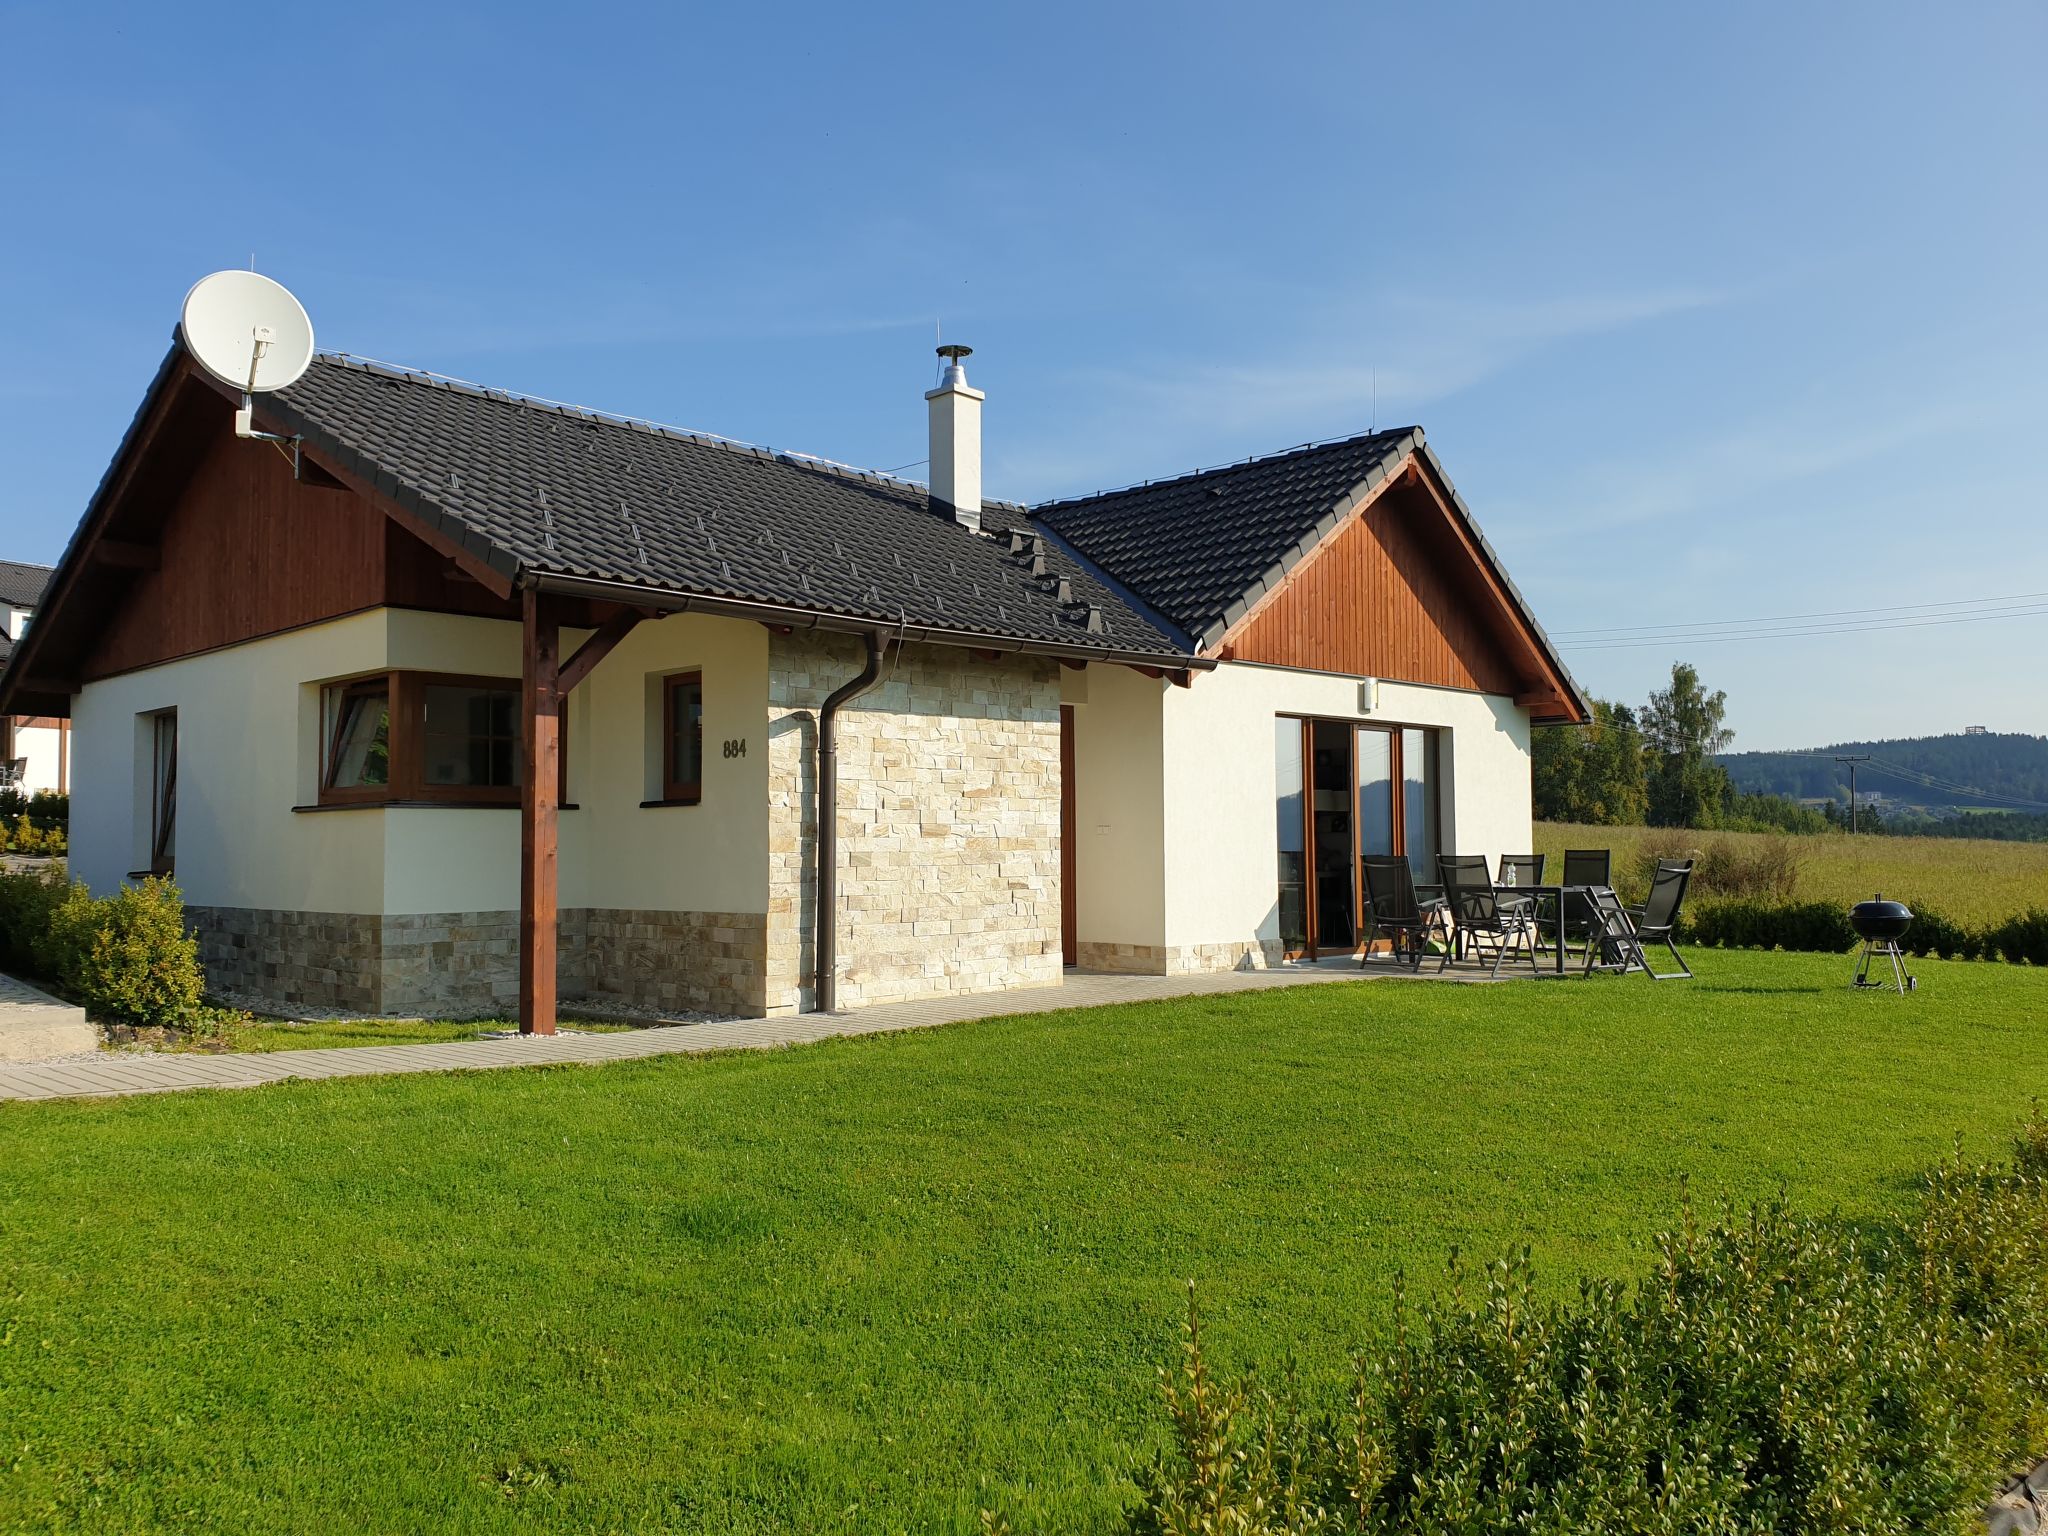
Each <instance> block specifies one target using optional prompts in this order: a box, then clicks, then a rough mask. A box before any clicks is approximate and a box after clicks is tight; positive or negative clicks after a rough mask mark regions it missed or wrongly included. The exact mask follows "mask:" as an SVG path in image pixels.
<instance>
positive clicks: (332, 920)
mask: <svg viewBox="0 0 2048 1536" xmlns="http://www.w3.org/2000/svg"><path fill="white" fill-rule="evenodd" d="M230 398H231V397H228V396H225V395H224V394H223V392H222V391H221V390H220V389H219V387H218V386H216V385H214V384H212V383H210V382H209V381H208V379H207V378H206V376H205V375H204V374H203V373H202V372H201V371H200V370H198V369H197V367H196V366H195V365H194V364H193V363H192V362H191V361H190V359H189V358H188V357H187V356H186V354H185V353H184V352H183V350H182V349H180V348H178V347H176V346H174V347H173V349H172V351H171V353H170V355H169V356H168V357H167V358H166V359H165V361H164V364H163V366H162V368H161V370H160V371H159V373H158V376H157V378H156V380H155V382H154V383H153V384H152V385H151V387H150V390H149V393H148V396H147V398H146V399H145V400H144V402H143V404H142V407H141V410H140V412H139V414H138V416H137V418H136V421H135V423H134V425H133V426H132V427H131V428H130V430H129V433H128V435H127V437H126V439H125V440H124V441H123V443H122V445H121V447H120V450H119V451H118V453H117V454H116V456H115V458H114V461H113V464H112V465H111V467H110V468H109V470H108V473H107V477H106V479H105V480H104V482H103V483H102V485H101V487H100V489H99V491H98V492H97V493H96V495H95V497H94V499H93V502H92V504H91V506H90V507H89V509H88V510H87V512H86V515H85V518H84V520H83V522H82V523H81V525H80V527H79V530H78V532H77V534H76V535H75V536H74V538H73V540H72V542H71V545H70V547H69V548H68V549H67V551H66V552H65V555H64V559H63V562H62V564H61V565H60V566H59V567H58V569H57V574H56V576H55V578H54V579H53V581H52V583H51V595H50V598H49V599H48V601H47V602H46V603H45V606H44V609H43V613H42V616H41V617H40V618H39V619H38V621H37V623H36V625H35V626H34V628H33V629H32V630H31V631H30V633H29V637H28V639H27V640H26V642H25V643H24V644H23V645H21V646H20V647H19V648H18V649H17V651H16V653H15V656H14V658H13V661H12V663H11V665H10V666H9V667H8V669H7V671H6V672H5V674H4V675H0V707H6V708H14V709H23V710H33V711H36V712H39V713H45V714H52V715H58V716H65V715H68V716H69V717H70V718H71V719H72V721H73V723H74V728H75V729H76V731H77V732H78V733H79V734H80V737H81V739H82V740H83V741H84V742H85V743H86V750H85V751H84V752H82V753H81V754H80V769H79V773H78V775H77V777H78V780H79V782H78V783H77V784H76V786H75V788H74V794H75V796H76V800H77V814H76V815H74V817H73V818H72V849H73V864H72V867H73V869H74V870H75V871H76V873H78V874H79V875H80V876H82V877H83V878H84V879H85V880H87V881H88V882H89V883H90V884H91V885H92V887H93V888H94V889H95V890H105V889H108V888H110V887H112V886H114V885H116V884H118V883H119V882H120V881H121V880H123V879H124V878H129V877H132V876H135V875H137V874H139V873H144V872H147V871H150V870H152V869H155V870H166V871H173V872H175V874H176V877H177V879H178V881H179V883H180V885H181V886H182V887H183V889H184V893H185V897H186V900H187V903H188V911H189V912H190V915H191V918H192V920H193V921H194V923H195V924H196V925H197V926H198V929H199V932H200V936H201V942H202V953H203V956H204V959H205V961H206V965H207V968H208V972H209V975H210V977H211V978H212V981H213V983H214V984H215V985H216V986H221V987H229V988H234V989H238V990H242V991H247V992H253V993H258V994H264V995H268V996H271V997H274V998H278V999H281V1000H289V1001H292V1002H297V1003H309V1004H318V1005H333V1006H338V1007H346V1008H352V1009H364V1010H370V1011H381V1012H386V1013H420V1012H428V1013H431V1012H437V1011H441V1010H446V1009H454V1008H459V1007H491V1006H499V1007H509V1006H511V1005H513V1004H515V1003H516V1004H517V1005H518V1008H519V1011H520V1015H521V1018H522V1022H523V1023H525V1024H527V1025H529V1026H531V1027H536V1028H542V1029H546V1028H550V1027H552V1020H553V1013H554V1007H555V1000H556V996H557V994H558V992H559V994H560V995H562V996H581V997H585V998H590V999H596V1000H606V1001H614V1002H624V1003H629V1004H635V1005H647V1006H657V1007H697V1008H712V1009H722V1010H731V1011H734V1012H740V1013H751V1014H763V1013H766V1014H779V1013H789V1012H794V1011H799V1010H806V1009H810V1008H813V1007H817V1006H840V1007H845V1006H850V1005H857V1004H866V1003H872V1002H877V1001H882V1000H890V999H903V998H915V997H927V996H933V995H937V994H943V993H952V992H971V991H982V990H989V989H996V988H1003V987H1014V986H1025V985H1037V984H1048V985H1050V984H1056V983H1058V982H1059V980H1060V978H1061V971H1062V963H1063V961H1064V962H1066V963H1073V964H1079V965H1081V966H1083V967H1112V968H1117V969H1125V970H1140V971H1152V972H1176V971H1187V970H1201V969H1212V968H1225V967H1240V966H1262V965H1272V964H1275V963H1278V962H1280V961H1282V960H1283V959H1284V958H1286V957H1288V956H1293V955H1319V954H1320V955H1327V954H1331V953H1349V952H1351V951H1352V950H1353V949H1354V948H1355V946H1356V944H1357V942H1358V938H1359V933H1358V923H1357V918H1356V912H1357V903H1358V889H1357V887H1358V859H1357V854H1358V853H1359V852H1360V851H1368V852H1369V851H1373V850H1376V849H1383V850H1388V851H1393V852H1406V853H1407V854H1408V855H1409V857H1410V858H1411V859H1413V860H1414V861H1416V863H1417V866H1418V868H1425V869H1426V868H1428V867H1429V863H1428V861H1429V858H1430V856H1431V855H1432V854H1434V853H1435V852H1436V851H1438V850H1443V851H1461V852H1476V853H1484V854H1487V855H1489V856H1495V857H1497V856H1498V855H1499V854H1501V853H1503V852H1512V851H1526V850H1527V848H1528V846H1529V842H1530V813H1529V731H1530V726H1531V723H1532V722H1534V721H1545V720H1583V719H1584V718H1585V717H1586V705H1585V701H1584V698H1583V696H1582V695H1581V694H1580V693H1579V691H1578V689H1577V688H1576V686H1575V685H1574V684H1573V682H1572V680H1571V679H1570V678H1569V677H1568V676H1567V674H1566V672H1565V670H1564V668H1563V666H1562V665H1561V664H1560V663H1559V662H1558V660H1557V658H1556V655H1555V653H1554V652H1553V651H1552V649H1551V647H1550V645H1549V644H1548V642H1547V641H1546V640H1545V638H1544V636H1543V634H1542V631H1541V630H1540V629H1539V628H1538V627H1537V625H1536V623H1535V621H1534V619H1533V618H1532V617H1531V616H1530V614H1529V612H1528V610H1527V607H1526V605H1525V604H1524V603H1523V602H1522V600H1521V599H1520V597H1519V596H1518V594H1517V593H1516V592H1515V590H1514V588H1513V587H1512V586H1511V585H1510V584H1509V583H1508V580H1507V578H1506V575H1505V573H1504V572H1503V571H1502V570H1501V567H1500V562H1499V561H1498V559H1497V558H1496V557H1495V555H1494V554H1493V552H1492V550H1491V549H1490V548H1489V547H1488V546H1487V545H1486V543H1485V541H1484V540H1483V539H1482V538H1481V537H1480V535H1479V532H1478V529H1477V528H1476V526H1475V525H1474V524H1473V522H1472V519H1471V516H1470V514H1469V513H1468V512H1467V510H1466V508H1465V506H1464V504H1463V503H1462V502H1461V501H1460V500H1459V499H1458V497H1457V494H1456V492H1454V491H1453V490H1452V489H1451V486H1450V482H1449V480H1448V479H1447V477H1446V476H1445V474H1444V471H1443V468H1442V466H1441V465H1440V464H1439V463H1438V462H1437V460H1436V458H1435V456H1434V455H1433V454H1432V453H1431V452H1430V450H1429V449H1428V447H1427V446H1425V444H1424V443H1423V440H1422V434H1421V432H1420V431H1419V430H1414V429H1407V430H1401V431H1390V432H1380V433H1374V434H1369V435H1366V436H1363V437H1356V438H1351V439H1347V440H1345V441H1341V442H1334V443H1327V444H1321V445H1313V446H1309V447H1304V448H1300V449H1296V450H1293V451H1291V452H1287V453H1282V454H1276V455H1274V456H1272V457H1269V458H1264V459H1257V460H1252V461H1250V462H1246V463H1241V464H1236V465H1231V466H1229V467H1226V468H1223V469H1217V470H1210V471H1205V472H1202V473H1198V474H1192V475H1184V476H1180V477H1177V478H1174V479H1170V480H1162V481H1157V482H1152V483H1148V484H1146V485H1143V486H1139V487H1135V488H1133V489H1130V490H1126V491H1119V492H1111V493H1108V494H1104V495H1100V496H1092V497H1083V498H1078V499H1074V500H1068V501H1061V502H1056V503H1052V504H1049V505H1046V506H1042V507H1037V508H1027V507H1023V506H1018V505H1014V504H1011V503H1007V502H999V501H992V500H985V499H984V498H983V496H982V494H981V487H980V478H981V475H980V469H981V454H980V414H981V401H982V396H981V394H980V393H979V392H978V391H976V390H974V389H972V388H970V387H969V386H968V385H967V383H966V379H965V376H964V374H963V373H962V371H961V369H960V367H959V364H958V362H957V360H956V361H955V362H954V363H953V364H952V366H951V367H949V368H948V370H947V372H946V375H945V377H944V379H943V380H942V382H941V384H940V386H939V387H938V388H936V389H934V390H933V391H931V392H930V394H928V395H927V396H926V399H927V402H928V405H927V410H928V414H929V419H930V426H931V433H932V455H931V460H932V465H933V473H932V480H933V484H932V486H931V488H930V489H929V490H927V488H926V487H924V486H920V485H915V484H911V483H908V482H904V481H900V480H896V479H893V478H891V477H889V476H887V475H881V474H874V473H868V472H862V471H858V470H851V469H847V468H844V467H841V466H838V465H834V464H830V463H825V462H821V461H819V460H816V459H811V458H807V457H804V456H801V455H793V454H784V453H776V452H772V451H770V450H767V449H763V448H755V447H748V446H743V445H740V444H736V443H732V442H728V441H724V440H721V439H717V438H712V437H705V436H698V435H693V434H688V433H680V432H674V431H669V430H666V429H663V428H659V427H654V426H650V425H647V424H645V423H641V422H635V421H626V420H619V419H615V418H611V417H607V416H601V415H597V414H595V413H592V412H588V411H583V410H578V409H574V408H570V407H564V406H559V405H553V404H548V403H543V402H540V401H534V400H528V399H524V398H521V397H518V396H514V395H508V394H503V393H499V392H497V391H491V390H484V389H479V388H475V387H472V386H469V385H465V384H460V383H455V382H452V381H448V380H443V379H440V378H435V377H431V376H426V375H421V374H414V373H408V372H399V371H393V370H391V369H388V368H384V367H379V366H373V365H370V364H366V363H361V362H356V361H352V360H349V359H346V358H338V357H323V358H320V359H318V360H316V362H315V363H314V364H313V366H312V368H311V370H310V371H309V372H308V373H307V374H306V376H305V377H304V378H303V379H302V380H301V381H300V382H299V383H297V384H295V385H294V386H293V387H292V388H290V389H289V390H286V391H283V392H281V393H278V394H274V395H266V396H260V397H258V400H257V402H256V412H257V414H256V424H257V426H258V427H260V428H263V429H265V430H268V431H272V432H277V433H282V434H286V435H287V436H291V437H295V438H297V439H298V440H299V442H298V444H297V449H296V454H295V453H294V451H293V450H292V449H290V448H281V445H278V444H272V443H264V442H258V441H248V440H239V439H237V438H236V437H234V436H233V435H232V430H231V415H232V411H231V406H230V403H229V402H230ZM295 462H296V468H295ZM821 777H822V778H823V779H824V780H825V783H826V788H825V791H824V792H825V794H826V796H827V800H826V803H828V804H830V805H831V806H832V807H833V808H834V810H833V814H832V815H830V816H828V817H826V818H824V820H823V822H822V824H821V822H820V820H819V818H818V815H817V807H818V805H819V803H820V794H821V785H820V781H821ZM821 871H822V872H823V875H824V878H823V880H820V878H819V876H820V872H821ZM821 913H822V914H823V920H822V922H821V921H820V914H821Z"/></svg>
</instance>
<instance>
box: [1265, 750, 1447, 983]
mask: <svg viewBox="0 0 2048 1536" xmlns="http://www.w3.org/2000/svg"><path fill="white" fill-rule="evenodd" d="M1276 715H1277V717H1278V718H1279V719H1282V720H1294V721H1297V722H1298V723H1299V724H1300V726H1301V784H1302V795H1301V816H1302V850H1303V851H1302V860H1303V874H1304V881H1303V890H1302V927H1303V929H1304V930H1305V933H1304V939H1305V942H1304V944H1303V946H1302V947H1301V948H1300V949H1290V950H1283V951H1282V953H1283V955H1284V956H1285V958H1287V959H1289V960H1320V959H1322V958H1323V957H1324V955H1325V954H1326V953H1327V954H1330V955H1338V954H1344V955H1357V954H1360V953H1362V952H1363V949H1364V938H1363V934H1364V931H1365V925H1364V923H1363V922H1361V921H1360V919H1361V918H1362V917H1363V915H1364V912H1365V866H1364V864H1363V863H1362V862H1361V856H1360V852H1359V838H1360V836H1361V826H1360V817H1359V814H1358V733H1359V732H1360V731H1378V732H1380V733H1382V734H1383V735H1385V736H1386V737H1388V751H1387V772H1388V775H1389V784H1388V796H1387V799H1388V810H1389V814H1390V817H1391V823H1392V831H1393V845H1394V846H1393V851H1394V853H1396V854H1398V855H1400V856H1401V857H1403V858H1406V857H1407V854H1408V805H1407V798H1408V785H1407V772H1408V769H1407V733H1408V732H1409V731H1438V730H1441V729H1442V727H1440V726H1433V725H1414V724H1411V723H1409V722H1407V721H1385V722H1382V721H1378V720H1357V719H1350V718H1347V717H1345V716H1342V715H1295V714H1290V713H1288V712H1286V711H1284V710H1283V711H1276ZM1319 723H1321V724H1328V725H1342V726H1347V727H1349V728H1350V734H1349V735H1348V736H1347V737H1346V740H1347V742H1348V743H1349V748H1350V757H1351V771H1350V775H1349V782H1348V784H1347V786H1346V788H1345V791H1344V792H1345V794H1346V795H1347V796H1348V797H1349V798H1350V800H1351V808H1350V809H1351V944H1350V946H1349V947H1348V948H1343V949H1334V948H1330V947H1329V946H1326V945H1322V944H1319V943H1318V942H1317V940H1318V939H1320V938H1321V933H1320V929H1321V927H1322V923H1321V919H1320V916H1319V911H1318V909H1319V906H1320V901H1319V897H1318V893H1317V890H1316V805H1315V801H1316V767H1315V727H1316V726H1317V724H1319ZM1438 761H1439V763H1441V752H1439V755H1438ZM1438 789H1439V799H1438V807H1439V809H1438V812H1437V814H1438V818H1439V825H1438V827H1437V842H1438V843H1439V844H1441V843H1442V841H1443V827H1442V825H1441V817H1442V814H1443V812H1442V809H1441V807H1442V800H1441V789H1442V787H1441V786H1438ZM1282 943H1283V944H1284V943H1285V936H1284V935H1283V936H1282Z"/></svg>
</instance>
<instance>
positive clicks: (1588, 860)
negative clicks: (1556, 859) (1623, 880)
mask: <svg viewBox="0 0 2048 1536" xmlns="http://www.w3.org/2000/svg"><path fill="white" fill-rule="evenodd" d="M1559 883H1560V884H1562V885H1612V884H1614V855H1613V854H1612V853H1610V852H1609V851H1608V850H1607V849H1605V848H1567V849H1565V851H1564V879H1563V880H1562V881H1560V882H1559Z"/></svg>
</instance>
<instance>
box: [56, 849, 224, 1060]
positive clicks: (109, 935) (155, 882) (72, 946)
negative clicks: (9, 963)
mask: <svg viewBox="0 0 2048 1536" xmlns="http://www.w3.org/2000/svg"><path fill="white" fill-rule="evenodd" d="M51 944H52V948H53V949H54V950H55V951H56V952H57V954H58V955H59V957H60V963H61V964H62V966H63V967H64V968H63V969H62V970H60V971H59V972H58V975H59V977H60V979H61V980H63V981H65V982H66V983H68V984H69V985H70V986H72V987H75V988H76V989H77V990H78V991H79V992H80V993H81V994H82V995H83V996H84V998H85V1001H86V1006H87V1007H88V1008H90V1009H93V1010H94V1011H95V1012H97V1013H99V1014H101V1015H103V1016H105V1017H106V1018H109V1019H113V1020H116V1021H118V1022H121V1023H125V1024H160V1025H175V1024H181V1023H183V1022H184V1021H185V1020H186V1019H187V1018H189V1017H190V1016H191V1014H192V1012H193V1010H194V1009H196V1008H197V1007H198V1006H199V996H200V992H201V990H202V988H203V987H204V985H205V978H204V976H203V975H202V974H201V972H200V969H199V941H198V940H197V939H196V938H194V937H193V936H192V935H191V934H189V933H187V932H186V931H185V903H184V900H183V899H182V898H181V897H180V895H179V894H178V887H177V886H176V885H175V884H174V883H173V882H172V881H170V880H168V879H158V878H156V877H154V876H152V877H151V878H150V879H147V880H144V881H143V882H142V883H141V884H139V885H128V886H123V887H122V888H121V889H120V890H118V891H116V892H115V893H114V894H113V895H111V896H109V897H107V898H105V899H104V900H101V901H94V900H93V899H92V897H91V896H90V895H88V894H87V893H86V890H85V887H84V886H83V885H76V886H73V887H72V891H71V895H70V896H69V897H67V898H66V900H65V901H64V904H63V905H62V906H60V907H59V908H58V909H57V912H56V914H55V917H54V918H53V920H52V922H51Z"/></svg>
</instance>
